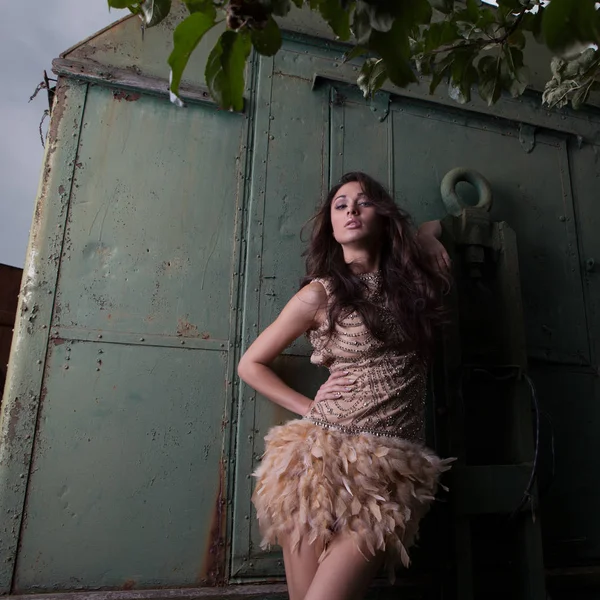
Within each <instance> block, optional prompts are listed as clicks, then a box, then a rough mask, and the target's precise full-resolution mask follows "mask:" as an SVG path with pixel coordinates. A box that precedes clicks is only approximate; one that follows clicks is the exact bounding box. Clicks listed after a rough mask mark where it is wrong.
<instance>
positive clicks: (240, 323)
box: [226, 53, 259, 579]
mask: <svg viewBox="0 0 600 600" xmlns="http://www.w3.org/2000/svg"><path fill="white" fill-rule="evenodd" d="M250 65H251V74H250V77H249V84H248V87H247V90H248V92H249V96H250V99H251V100H250V101H251V103H252V104H251V107H250V110H249V111H248V113H247V114H248V121H247V125H246V132H245V137H246V155H245V160H244V166H243V171H241V176H242V178H243V182H244V183H243V193H242V201H241V206H240V208H241V209H242V211H241V214H242V217H241V219H240V221H239V223H238V231H239V233H238V236H239V248H240V249H239V256H238V258H237V261H236V264H237V273H238V276H237V277H238V284H237V293H236V296H237V298H236V309H237V310H236V315H235V334H234V341H235V343H236V347H235V348H234V350H233V352H232V353H231V354H230V357H231V360H233V362H234V365H235V364H237V362H238V360H239V358H240V354H241V350H242V346H243V343H244V339H243V338H244V330H245V327H244V322H245V319H246V314H245V313H246V311H245V310H243V313H242V309H245V305H246V303H245V301H244V300H245V297H246V283H247V277H246V276H244V277H242V273H243V272H244V271H245V270H246V265H247V261H248V239H246V240H245V242H244V236H245V234H244V232H245V231H246V230H247V227H248V222H249V211H248V208H249V207H248V200H249V195H250V193H251V189H252V185H251V181H250V182H249V181H248V178H249V177H250V174H251V173H252V161H253V160H254V137H255V129H256V111H257V102H256V96H257V80H258V71H259V66H258V55H257V54H256V53H254V54H253V56H252V59H251V61H250ZM250 149H252V151H249V150H250ZM245 209H246V210H245ZM231 373H232V382H233V380H235V378H236V377H237V373H236V369H235V366H234V367H232V369H231ZM242 387H243V386H242V385H238V387H237V389H236V390H235V391H234V390H232V406H231V415H232V418H233V415H235V420H236V425H235V427H234V426H233V425H232V426H231V434H230V435H231V437H230V440H229V449H230V456H232V457H235V456H236V453H237V448H238V437H239V431H240V414H239V411H240V406H241V404H242V397H241V394H242ZM238 475H239V470H238V465H237V460H234V461H233V463H232V467H231V470H230V472H229V480H228V495H229V497H230V498H231V509H230V511H229V516H228V523H229V525H230V531H231V532H232V533H233V530H234V528H235V522H234V519H235V512H236V504H237V497H236V495H235V490H236V482H237V478H238ZM248 545H249V543H248ZM233 559H234V556H233V535H231V536H230V538H229V552H228V553H227V565H226V570H227V576H228V579H231V578H232V577H233V576H234V573H233Z"/></svg>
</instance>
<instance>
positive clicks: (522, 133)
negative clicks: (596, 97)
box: [232, 41, 600, 578]
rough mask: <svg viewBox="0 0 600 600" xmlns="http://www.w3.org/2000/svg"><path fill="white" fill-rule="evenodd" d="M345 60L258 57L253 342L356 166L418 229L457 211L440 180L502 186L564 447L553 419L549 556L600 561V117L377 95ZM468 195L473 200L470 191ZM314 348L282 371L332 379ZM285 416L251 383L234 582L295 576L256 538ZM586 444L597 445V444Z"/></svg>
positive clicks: (294, 356) (251, 251)
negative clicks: (595, 140) (257, 505)
mask: <svg viewBox="0 0 600 600" xmlns="http://www.w3.org/2000/svg"><path fill="white" fill-rule="evenodd" d="M332 67H334V68H332ZM339 67H340V65H339V64H338V63H337V62H332V60H331V54H329V53H328V51H327V49H326V48H322V47H320V48H317V47H314V46H310V45H303V44H301V43H296V42H295V41H288V43H287V46H286V50H285V51H284V52H282V53H280V54H279V55H278V56H277V57H275V59H274V60H261V62H260V72H259V77H258V98H257V105H256V124H255V131H256V135H255V142H254V144H255V145H254V154H255V157H261V158H262V160H256V161H255V164H254V169H253V172H252V212H251V215H250V217H249V225H248V231H247V237H248V257H249V258H248V261H247V267H248V269H249V270H248V271H247V277H248V280H247V282H246V291H247V295H246V298H245V311H246V323H247V326H246V328H245V330H244V332H243V344H244V345H247V344H248V343H249V342H250V341H251V340H252V339H254V337H255V335H256V333H257V332H258V331H259V330H260V329H262V328H264V327H265V326H267V325H268V324H269V323H270V322H271V321H272V319H273V318H274V317H275V316H276V314H277V311H278V310H280V309H281V307H282V306H283V304H284V302H285V301H286V300H287V299H288V298H289V297H290V296H291V295H292V294H293V292H294V291H295V289H297V283H298V278H299V275H300V274H301V273H302V272H303V271H302V268H303V265H302V262H301V259H300V252H301V250H302V248H303V246H302V244H301V242H300V240H299V239H298V237H297V234H298V231H299V229H300V225H301V224H302V223H303V222H304V221H305V219H307V218H308V217H309V216H310V215H311V213H312V211H313V209H314V207H315V205H316V203H317V202H318V201H319V199H320V198H321V197H322V194H323V192H324V191H325V190H326V189H327V187H328V185H329V183H330V182H334V181H335V180H336V179H337V178H338V177H339V175H341V174H342V173H343V172H346V171H349V170H354V169H356V170H364V171H367V172H369V173H370V174H372V175H374V176H375V177H377V178H379V179H380V180H381V181H383V182H384V183H386V184H388V185H389V186H390V188H391V189H392V190H393V191H394V194H395V197H396V199H397V201H398V202H399V204H400V205H401V206H403V207H404V208H405V209H406V210H408V212H409V213H410V214H411V215H412V216H413V218H414V220H415V222H416V223H417V224H418V223H420V222H422V221H424V220H427V219H434V218H441V217H443V216H444V215H445V214H446V213H445V209H444V206H443V203H442V201H441V198H440V192H439V186H440V182H441V179H442V178H443V176H444V175H445V174H446V173H447V172H448V171H450V170H451V169H453V168H455V167H458V166H461V167H469V168H472V169H475V170H478V171H480V172H481V173H483V174H484V175H485V176H486V177H487V178H488V179H489V181H490V182H491V185H492V189H493V192H494V200H495V203H494V209H493V215H492V217H493V218H494V219H495V220H502V221H506V222H508V223H509V224H510V226H511V227H512V228H514V230H515V231H516V233H517V239H518V245H519V261H520V270H521V283H522V290H523V299H524V308H525V318H526V323H525V325H526V332H527V353H528V356H529V360H530V367H531V373H532V375H533V377H534V378H535V381H536V383H537V385H538V387H539V390H540V391H539V394H540V397H541V402H542V404H543V408H544V410H545V412H546V416H547V417H549V420H550V421H551V422H552V423H553V430H554V438H555V443H554V449H553V448H552V444H551V440H550V431H551V429H550V426H549V425H548V424H547V423H546V425H547V426H546V427H544V426H543V427H544V432H545V433H544V435H545V437H544V439H543V446H542V448H541V452H542V454H543V460H542V462H543V464H542V469H541V473H540V482H541V485H542V487H543V488H546V487H547V486H546V485H545V484H546V483H548V482H549V479H550V478H551V477H553V482H552V486H551V489H550V490H547V489H544V492H546V494H545V496H544V500H543V505H542V510H543V515H542V516H543V527H544V537H545V550H546V553H547V556H548V557H549V559H550V560H549V564H550V565H552V564H559V565H576V564H580V563H582V562H591V561H595V560H598V558H600V522H599V521H598V519H596V518H595V514H594V511H593V510H592V508H591V507H592V505H597V504H598V503H599V502H600V485H599V484H598V483H597V480H596V478H594V479H593V480H590V479H589V477H591V476H592V473H595V472H597V471H598V468H599V467H600V465H599V464H598V455H599V453H598V450H600V448H599V447H598V444H597V442H596V441H595V438H594V437H593V435H594V434H593V432H594V431H595V429H596V425H597V424H598V416H599V414H598V411H597V408H596V406H597V402H598V396H599V391H598V385H597V350H596V349H595V348H594V343H595V342H596V341H597V340H598V339H599V337H598V336H599V334H600V330H599V328H598V323H599V322H600V321H599V319H600V317H599V316H598V302H597V301H596V300H595V298H597V294H598V291H599V290H598V281H597V277H596V276H595V275H594V271H595V270H596V266H595V264H596V263H597V262H598V256H599V255H600V254H599V252H600V247H598V241H597V236H594V235H593V234H592V231H593V224H594V223H597V222H598V219H599V218H600V208H599V207H598V204H597V203H595V204H594V200H593V190H594V183H595V181H596V179H597V177H598V168H597V165H596V157H597V146H594V145H593V144H592V143H591V142H590V141H583V142H582V138H581V137H579V138H578V135H579V136H581V135H583V133H584V132H585V131H586V130H588V131H589V129H590V125H591V126H592V127H595V128H596V129H597V123H598V116H597V115H595V114H593V113H580V114H579V115H570V114H569V115H562V116H561V115H559V114H556V113H545V112H542V111H541V110H540V108H539V99H538V98H537V97H525V98H523V99H521V100H519V101H511V100H506V101H503V102H501V103H500V105H499V106H498V107H496V108H494V109H493V110H488V109H487V107H484V106H482V105H481V104H478V103H475V105H474V106H471V107H469V109H468V110H466V109H462V108H460V107H457V106H455V105H453V106H448V105H445V104H444V103H443V102H441V101H437V99H436V101H435V102H434V101H433V100H432V99H430V98H429V99H421V98H419V97H418V96H419V94H418V93H413V94H408V95H407V96H395V95H393V94H392V93H390V92H381V93H379V94H378V95H377V96H376V97H375V98H374V99H373V100H370V101H367V100H365V99H364V98H363V97H362V96H361V94H360V93H359V91H358V90H357V89H356V88H355V87H354V86H353V85H352V84H351V81H352V77H353V71H352V69H351V67H344V68H345V69H346V70H345V71H343V72H342V69H341V68H339ZM411 96H412V97H411ZM578 140H579V141H578ZM459 189H460V192H461V193H462V194H463V195H464V197H465V198H466V199H467V201H469V200H471V199H473V195H472V190H470V189H468V186H466V184H465V187H464V188H462V189H461V188H459ZM594 257H595V261H596V263H594V262H593V260H594ZM594 291H595V292H596V296H594ZM308 354H309V348H308V346H307V345H306V343H304V342H302V343H298V344H295V345H294V346H293V347H292V348H290V349H289V350H288V351H287V352H286V353H285V355H284V357H283V358H282V359H281V361H280V363H279V368H281V370H282V373H283V374H284V376H288V377H290V378H291V379H288V380H291V381H292V382H293V383H295V384H296V385H298V386H299V388H300V389H304V390H306V391H307V393H310V391H311V390H313V389H316V387H317V385H318V382H319V381H320V378H322V377H323V374H319V373H318V372H316V371H315V370H313V369H312V368H311V367H310V365H308V361H307V356H308ZM292 366H293V368H292ZM558 379H560V380H561V383H559V381H558ZM571 407H573V408H571ZM288 416H291V415H287V414H285V413H284V412H282V411H281V410H279V409H278V408H277V407H275V406H273V405H272V404H270V403H268V402H267V401H265V400H264V399H262V398H258V397H257V396H256V395H255V394H254V393H253V392H252V391H251V390H248V389H244V388H243V389H242V392H241V412H240V419H239V435H238V474H239V477H238V478H237V481H236V509H235V515H234V531H233V563H232V575H233V576H234V577H239V578H244V577H256V576H263V577H264V576H273V575H281V574H282V573H283V569H282V565H281V562H280V558H279V554H278V553H277V552H262V551H261V550H260V549H259V547H258V542H259V539H260V537H259V534H258V531H257V526H256V523H255V520H254V517H253V511H252V507H251V505H250V500H249V498H250V493H251V482H250V478H249V473H250V472H251V470H252V469H253V468H254V467H255V466H256V463H257V461H258V460H259V459H260V454H261V452H262V447H263V441H262V438H263V436H264V434H265V433H266V431H267V430H268V428H269V427H270V426H271V425H273V424H276V423H280V422H282V421H283V420H285V419H286V418H288ZM493 426H494V424H493V423H486V424H483V428H482V431H481V435H479V436H478V439H479V442H478V443H483V444H485V427H493ZM584 443H586V444H588V445H589V446H588V447H590V448H591V447H593V448H594V450H593V451H589V450H588V451H587V452H584V451H583V445H584ZM553 453H554V454H555V462H556V465H555V473H554V474H553V473H552V472H551V471H552V465H551V462H552V460H553V459H552V458H551V457H552V454H553ZM586 479H587V481H586ZM565 515H569V517H568V518H565ZM424 552H427V549H424Z"/></svg>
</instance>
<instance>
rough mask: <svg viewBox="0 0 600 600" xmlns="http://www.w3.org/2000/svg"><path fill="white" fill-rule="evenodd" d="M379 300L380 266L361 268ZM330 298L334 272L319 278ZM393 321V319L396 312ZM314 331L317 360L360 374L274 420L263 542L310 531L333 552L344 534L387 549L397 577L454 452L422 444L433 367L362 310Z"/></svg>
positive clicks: (372, 548) (367, 548)
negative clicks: (303, 410) (394, 345)
mask: <svg viewBox="0 0 600 600" xmlns="http://www.w3.org/2000/svg"><path fill="white" fill-rule="evenodd" d="M360 279H361V280H362V281H363V282H364V284H365V287H366V294H367V297H368V298H369V299H370V300H371V301H372V302H373V303H374V304H375V305H376V306H377V307H378V308H379V310H380V311H381V314H382V317H383V318H384V319H386V318H387V316H386V309H385V306H384V304H383V301H382V296H381V293H380V290H381V275H380V274H379V273H370V274H365V275H361V276H360ZM313 281H317V282H319V283H321V284H322V285H323V287H324V288H325V291H326V292H327V295H328V297H329V298H331V289H330V284H329V281H328V280H327V279H315V280H313ZM389 326H390V327H392V326H393V322H392V321H391V320H390V321H389ZM328 328H329V324H328V323H327V322H325V323H323V324H322V325H321V326H320V327H319V328H318V329H316V330H312V331H310V332H309V333H308V337H309V340H310V342H311V344H312V346H313V353H312V356H311V362H312V363H314V364H316V365H321V366H324V367H327V368H328V369H329V370H330V372H331V373H333V372H336V371H340V370H341V371H347V372H348V373H349V376H351V377H353V378H354V379H355V383H354V384H353V386H352V389H351V390H349V391H347V392H343V393H342V395H341V397H339V398H336V399H332V400H323V401H319V402H315V403H313V405H312V407H311V409H310V411H309V412H308V414H307V415H306V416H305V417H304V418H302V419H295V420H292V421H289V422H288V423H286V424H284V425H281V426H277V427H273V428H272V429H271V430H270V431H269V432H268V434H267V436H266V437H265V444H266V447H265V453H264V455H263V457H262V460H261V464H260V466H259V467H258V468H257V469H256V471H255V473H254V475H255V477H256V478H257V484H256V488H255V491H254V494H253V497H252V500H253V502H254V505H255V507H256V510H257V514H258V519H259V525H260V529H261V533H262V536H263V547H268V546H270V545H271V544H276V543H277V542H278V540H279V539H281V537H285V538H286V539H287V540H290V542H291V544H292V545H293V546H297V545H298V544H299V543H300V541H301V540H306V541H308V543H310V544H316V547H317V548H319V549H320V551H321V552H322V554H321V558H323V557H324V556H326V554H327V548H328V545H329V542H330V541H331V540H332V539H333V537H334V536H335V535H337V534H340V533H341V534H347V535H350V536H352V537H353V539H354V540H355V541H356V543H357V545H358V548H359V549H360V551H361V552H362V553H363V554H364V555H365V557H367V558H368V556H369V555H371V556H373V555H375V553H376V552H379V551H383V552H385V555H386V562H387V565H388V569H389V572H390V576H391V578H392V579H393V571H394V570H395V567H396V566H397V565H398V564H399V563H402V564H404V565H405V566H408V564H409V560H410V559H409V555H408V548H410V546H411V545H412V544H413V543H414V541H415V539H416V537H417V535H418V527H419V521H420V519H421V518H422V517H423V516H424V515H425V513H426V512H427V510H428V508H429V506H430V504H431V502H432V501H433V499H434V496H435V493H436V490H437V487H438V478H439V476H440V474H441V473H442V472H443V471H446V470H448V469H449V466H448V463H449V462H451V460H448V459H446V460H442V459H440V458H439V457H438V456H436V455H435V454H434V453H433V452H432V451H431V450H429V449H428V448H426V447H425V446H424V445H423V442H424V412H425V391H426V369H425V367H424V366H423V365H422V363H421V362H420V361H419V360H417V355H416V354H415V353H414V352H406V351H405V350H401V349H398V350H395V349H390V348H389V347H384V344H383V343H381V342H380V341H378V340H377V339H375V338H374V337H373V336H372V335H371V333H370V332H369V330H368V329H367V328H366V326H365V325H364V323H363V321H362V318H361V317H360V315H359V314H358V313H357V312H353V313H351V314H349V315H347V316H345V317H343V318H342V319H341V320H340V321H339V322H338V323H336V324H335V328H334V331H333V333H332V335H329V334H328Z"/></svg>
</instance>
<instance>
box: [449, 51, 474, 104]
mask: <svg viewBox="0 0 600 600" xmlns="http://www.w3.org/2000/svg"><path fill="white" fill-rule="evenodd" d="M475 56H476V53H475V51H474V50H473V49H472V48H465V49H460V50H455V51H454V52H452V53H451V57H450V58H451V67H450V81H449V83H448V95H449V96H450V98H452V100H454V101H455V102H458V103H459V104H465V103H466V102H469V101H470V100H471V86H472V85H473V83H474V82H475V81H476V80H477V70H476V69H475V67H474V66H473V60H474V58H475Z"/></svg>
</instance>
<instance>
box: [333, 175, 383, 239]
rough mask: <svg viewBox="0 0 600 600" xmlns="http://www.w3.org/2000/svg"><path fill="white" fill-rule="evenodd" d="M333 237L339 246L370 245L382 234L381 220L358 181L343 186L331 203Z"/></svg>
mask: <svg viewBox="0 0 600 600" xmlns="http://www.w3.org/2000/svg"><path fill="white" fill-rule="evenodd" d="M331 225H332V226H333V237H334V238H335V240H336V241H337V242H338V243H339V244H342V245H344V244H353V243H356V242H359V243H360V242H363V243H369V242H372V241H373V240H374V239H375V237H376V236H378V235H379V234H380V233H381V218H380V217H379V215H378V214H377V213H376V212H375V206H374V204H373V203H372V202H371V200H369V198H368V197H367V196H366V195H365V193H364V192H363V189H362V187H361V185H360V183H358V181H352V182H350V183H346V184H345V185H343V186H342V187H341V188H340V189H339V190H338V192H337V194H336V195H335V196H334V197H333V200H332V201H331Z"/></svg>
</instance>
